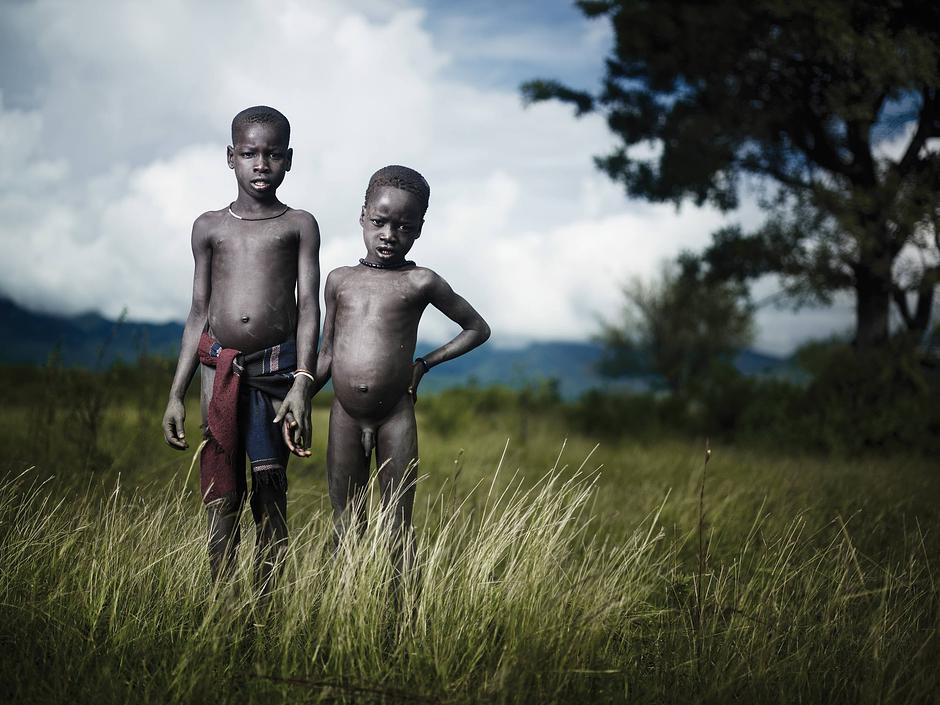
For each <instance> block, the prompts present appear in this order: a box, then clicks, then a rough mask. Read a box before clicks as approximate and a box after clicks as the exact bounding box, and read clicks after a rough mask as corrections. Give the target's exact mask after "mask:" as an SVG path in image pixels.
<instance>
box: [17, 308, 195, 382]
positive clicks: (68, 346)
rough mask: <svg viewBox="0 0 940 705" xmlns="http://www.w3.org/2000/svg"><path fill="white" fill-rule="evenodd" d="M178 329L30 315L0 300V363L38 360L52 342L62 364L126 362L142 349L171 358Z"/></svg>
mask: <svg viewBox="0 0 940 705" xmlns="http://www.w3.org/2000/svg"><path fill="white" fill-rule="evenodd" d="M182 333H183V326H182V324H180V323H163V324H156V323H138V322H134V321H123V322H121V323H117V322H115V321H112V320H108V319H107V318H104V317H103V316H100V315H98V314H97V313H86V314H82V315H80V316H61V315H55V314H48V313H33V312H31V311H27V310H26V309H24V308H22V307H20V306H18V305H17V304H15V303H13V302H12V301H10V300H8V299H3V298H0V338H2V340H3V344H2V346H0V362H3V363H35V364H41V363H44V362H45V361H46V360H47V359H48V357H49V354H50V353H51V352H52V351H53V349H54V348H56V347H57V346H58V348H59V352H60V354H61V358H62V362H63V364H65V365H68V366H80V367H95V366H96V365H99V364H101V365H109V364H111V363H112V362H114V361H115V360H119V359H120V360H124V361H127V362H131V361H133V360H136V359H137V358H138V357H139V356H140V354H141V353H143V352H147V353H149V354H152V355H159V356H166V357H175V356H176V354H177V352H178V350H179V343H180V337H181V336H182Z"/></svg>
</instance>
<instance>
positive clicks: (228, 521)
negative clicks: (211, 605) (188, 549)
mask: <svg viewBox="0 0 940 705" xmlns="http://www.w3.org/2000/svg"><path fill="white" fill-rule="evenodd" d="M242 502H243V498H242V497H236V496H231V497H228V496H226V497H221V498H219V499H217V500H215V501H213V502H210V503H209V504H207V505H206V516H207V518H208V525H209V570H210V572H211V574H212V581H213V582H218V581H220V580H224V579H227V578H230V577H231V575H232V571H233V570H234V569H235V554H236V553H237V552H238V544H239V543H240V542H241V532H240V530H239V528H238V518H239V516H240V515H241V513H242Z"/></svg>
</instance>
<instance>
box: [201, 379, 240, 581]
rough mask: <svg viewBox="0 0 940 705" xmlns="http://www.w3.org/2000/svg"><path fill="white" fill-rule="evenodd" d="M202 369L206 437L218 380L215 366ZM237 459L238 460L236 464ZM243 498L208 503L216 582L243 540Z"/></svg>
mask: <svg viewBox="0 0 940 705" xmlns="http://www.w3.org/2000/svg"><path fill="white" fill-rule="evenodd" d="M199 368H200V373H201V379H200V383H201V394H200V398H199V402H200V404H199V405H200V408H201V410H202V434H203V438H205V437H206V435H207V434H208V425H207V419H208V408H209V401H210V400H211V399H212V385H213V383H214V382H215V368H212V367H209V366H208V365H200V366H199ZM236 458H240V460H241V467H240V468H239V467H238V465H236V472H240V473H241V474H242V475H244V472H245V468H244V463H245V453H244V450H243V449H240V450H239V452H238V453H237V454H236ZM238 462H239V461H238V460H236V463H238ZM244 501H245V495H244V492H243V491H237V492H235V493H233V494H231V495H226V496H225V497H221V498H219V499H217V500H215V501H213V502H210V503H209V504H207V505H206V518H207V520H208V521H207V523H208V548H209V570H210V572H211V574H212V580H213V582H217V581H219V580H220V579H223V578H228V577H230V576H231V574H232V570H233V569H234V567H235V554H236V553H237V551H238V544H239V543H240V541H241V532H240V530H239V527H238V519H239V517H240V516H241V511H242V504H243V503H244Z"/></svg>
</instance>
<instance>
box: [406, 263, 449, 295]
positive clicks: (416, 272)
mask: <svg viewBox="0 0 940 705" xmlns="http://www.w3.org/2000/svg"><path fill="white" fill-rule="evenodd" d="M409 279H410V280H411V282H412V284H413V285H414V287H415V289H417V290H418V291H420V292H423V293H426V294H429V295H430V294H432V293H434V292H437V291H440V290H442V289H449V288H450V285H449V284H448V283H447V282H446V281H444V277H442V276H441V275H440V274H438V273H437V272H435V271H434V270H433V269H428V268H427V267H415V268H414V269H412V270H411V271H410V272H409Z"/></svg>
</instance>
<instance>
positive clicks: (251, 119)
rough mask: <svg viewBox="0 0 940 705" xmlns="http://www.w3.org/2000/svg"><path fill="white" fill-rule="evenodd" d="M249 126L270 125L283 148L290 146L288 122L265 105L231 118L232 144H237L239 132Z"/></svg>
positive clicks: (247, 109)
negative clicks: (281, 142)
mask: <svg viewBox="0 0 940 705" xmlns="http://www.w3.org/2000/svg"><path fill="white" fill-rule="evenodd" d="M249 125H270V126H271V127H273V128H274V129H275V130H276V131H277V134H278V136H279V137H280V138H281V139H282V140H283V145H284V147H285V148H286V147H287V146H288V145H289V144H290V122H288V120H287V118H286V117H284V114H283V113H282V112H281V111H279V110H275V109H274V108H269V107H268V106H267V105H255V106H253V107H251V108H245V109H244V110H242V111H241V112H240V113H239V114H238V115H236V116H235V117H234V118H232V144H236V143H237V142H238V136H239V135H240V134H241V131H242V130H244V129H245V128H246V127H248V126H249Z"/></svg>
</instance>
